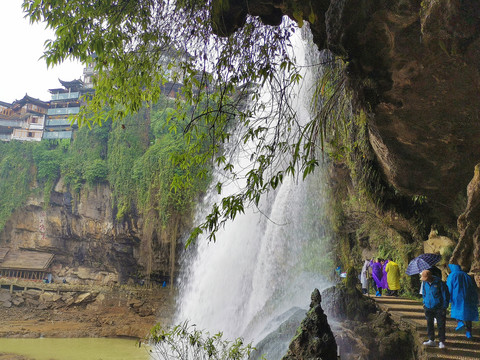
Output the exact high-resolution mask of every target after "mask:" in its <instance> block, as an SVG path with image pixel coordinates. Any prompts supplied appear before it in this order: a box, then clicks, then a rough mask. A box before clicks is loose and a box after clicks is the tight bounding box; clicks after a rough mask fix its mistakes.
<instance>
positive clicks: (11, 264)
mask: <svg viewBox="0 0 480 360" xmlns="http://www.w3.org/2000/svg"><path fill="white" fill-rule="evenodd" d="M53 257H54V255H53V254H50V253H46V252H41V251H31V250H12V249H8V248H0V276H1V277H7V278H17V279H25V280H39V281H42V280H43V279H45V278H46V277H47V276H48V273H49V270H50V265H51V263H52V261H53Z"/></svg>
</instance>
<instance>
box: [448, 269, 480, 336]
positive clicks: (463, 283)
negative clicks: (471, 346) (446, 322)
mask: <svg viewBox="0 0 480 360" xmlns="http://www.w3.org/2000/svg"><path fill="white" fill-rule="evenodd" d="M448 267H449V268H450V271H451V272H450V274H449V275H448V277H447V287H448V290H449V292H450V302H451V303H452V307H451V311H450V316H451V317H452V318H454V319H456V320H457V328H456V329H455V330H457V331H458V330H460V329H463V328H466V330H467V331H466V333H465V335H466V336H467V338H469V339H471V338H472V321H478V292H477V285H476V284H475V281H473V279H472V278H471V277H470V275H468V274H467V273H466V272H465V271H462V269H461V268H460V266H459V265H455V264H449V265H448Z"/></svg>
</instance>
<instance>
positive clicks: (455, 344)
mask: <svg viewBox="0 0 480 360" xmlns="http://www.w3.org/2000/svg"><path fill="white" fill-rule="evenodd" d="M371 298H373V299H374V300H375V302H376V303H377V304H378V305H379V306H380V308H382V309H383V310H384V311H387V312H389V313H390V314H391V315H392V317H393V318H395V319H397V320H401V321H405V322H406V323H408V324H409V325H410V326H411V327H413V328H414V329H415V330H416V332H417V334H418V336H419V340H420V342H423V341H425V340H427V338H428V337H427V323H426V320H425V315H424V312H423V306H422V304H421V303H420V302H419V301H415V300H408V299H402V298H397V297H388V296H381V297H371ZM456 325H457V323H456V321H455V320H454V319H451V318H449V317H448V315H447V323H446V341H445V345H446V348H445V349H439V348H438V347H425V352H426V355H427V357H426V358H427V359H428V360H458V359H460V360H474V359H477V360H478V359H480V337H479V336H478V335H476V336H474V337H473V338H472V339H467V338H466V337H465V330H463V331H459V332H456V331H455V327H456ZM435 331H436V334H438V333H437V328H436V327H435ZM474 334H475V333H474ZM437 341H438V339H437Z"/></svg>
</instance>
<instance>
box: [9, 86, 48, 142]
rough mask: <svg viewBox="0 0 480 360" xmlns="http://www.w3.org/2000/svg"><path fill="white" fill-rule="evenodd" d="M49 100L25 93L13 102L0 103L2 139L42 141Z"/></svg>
mask: <svg viewBox="0 0 480 360" xmlns="http://www.w3.org/2000/svg"><path fill="white" fill-rule="evenodd" d="M48 106H49V104H48V102H45V101H42V100H39V99H35V98H32V97H30V96H28V95H27V94H25V96H24V97H23V99H21V100H16V101H15V102H13V104H8V103H4V102H1V103H0V139H1V140H6V141H8V140H12V139H13V140H28V141H40V140H41V139H42V135H43V127H44V123H45V115H46V113H47V109H48Z"/></svg>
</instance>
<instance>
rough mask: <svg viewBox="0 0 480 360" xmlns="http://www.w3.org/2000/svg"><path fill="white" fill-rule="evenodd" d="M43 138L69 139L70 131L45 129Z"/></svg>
mask: <svg viewBox="0 0 480 360" xmlns="http://www.w3.org/2000/svg"><path fill="white" fill-rule="evenodd" d="M43 138H44V139H71V138H72V131H45V132H44V133H43Z"/></svg>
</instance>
